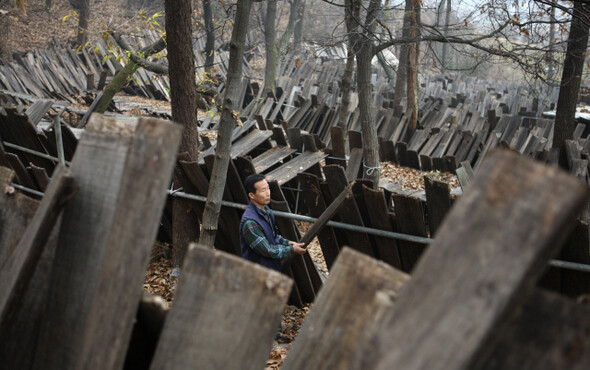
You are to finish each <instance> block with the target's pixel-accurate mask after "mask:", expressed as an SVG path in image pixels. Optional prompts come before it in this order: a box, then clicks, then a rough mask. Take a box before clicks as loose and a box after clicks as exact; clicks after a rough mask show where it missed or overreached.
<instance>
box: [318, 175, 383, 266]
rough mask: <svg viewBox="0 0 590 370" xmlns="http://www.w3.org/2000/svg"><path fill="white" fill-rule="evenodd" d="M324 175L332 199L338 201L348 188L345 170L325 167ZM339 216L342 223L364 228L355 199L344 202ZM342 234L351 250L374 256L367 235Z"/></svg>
mask: <svg viewBox="0 0 590 370" xmlns="http://www.w3.org/2000/svg"><path fill="white" fill-rule="evenodd" d="M324 175H325V176H326V182H327V183H328V184H330V187H329V189H330V193H331V196H332V199H336V197H337V196H338V195H339V194H340V193H341V192H342V191H343V190H344V189H345V188H346V187H347V186H348V181H347V180H346V175H345V174H344V169H343V168H342V167H340V166H338V165H329V166H324ZM337 215H338V218H339V219H340V221H342V222H344V223H347V224H352V225H359V226H364V223H363V219H362V217H361V214H360V212H359V209H358V207H357V204H356V202H355V200H354V198H351V199H347V200H346V201H344V205H342V208H341V209H340V212H338V213H337ZM342 234H343V235H344V237H345V238H346V240H347V242H348V246H350V247H351V248H353V249H356V250H357V251H359V252H362V253H365V254H367V255H368V256H373V255H374V253H373V249H372V248H371V243H370V242H369V237H368V235H367V234H366V233H362V232H357V231H350V230H342Z"/></svg>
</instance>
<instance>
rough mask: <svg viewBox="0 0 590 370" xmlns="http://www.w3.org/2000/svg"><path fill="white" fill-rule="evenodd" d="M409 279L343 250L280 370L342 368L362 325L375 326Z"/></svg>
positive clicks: (398, 272) (355, 346) (349, 355)
mask: <svg viewBox="0 0 590 370" xmlns="http://www.w3.org/2000/svg"><path fill="white" fill-rule="evenodd" d="M407 280H408V275H406V274H404V273H403V272H401V271H399V270H396V269H394V268H393V267H391V266H389V265H387V264H385V263H383V262H378V261H377V260H374V259H372V258H370V257H368V256H366V255H364V254H361V253H359V252H356V251H354V250H352V249H350V248H344V249H343V250H342V252H341V253H340V255H339V256H338V259H337V260H336V263H335V265H334V268H333V270H332V271H331V273H330V276H329V277H328V279H327V280H326V283H325V286H324V287H323V288H322V290H321V291H320V293H319V294H318V297H317V299H316V302H315V303H314V305H313V307H312V309H311V310H310V312H309V314H308V316H307V317H306V319H305V322H304V323H303V326H302V327H301V332H300V333H299V335H298V336H297V338H296V339H295V342H294V343H293V347H292V348H291V350H290V351H289V354H288V356H287V358H286V360H285V363H284V365H283V369H286V370H288V369H346V368H348V367H349V366H350V365H351V360H352V356H353V353H354V350H355V349H356V348H357V347H358V346H359V345H360V344H361V340H362V331H363V329H364V328H365V327H367V326H370V327H373V328H375V326H374V325H375V324H376V323H377V322H378V321H379V318H380V317H381V315H383V313H384V312H385V311H387V310H389V309H390V308H391V306H392V305H393V304H394V301H395V297H396V295H397V292H398V291H399V290H400V288H401V287H402V286H403V285H404V283H405V282H406V281H407Z"/></svg>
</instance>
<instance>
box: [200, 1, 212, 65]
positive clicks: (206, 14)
mask: <svg viewBox="0 0 590 370" xmlns="http://www.w3.org/2000/svg"><path fill="white" fill-rule="evenodd" d="M203 18H204V20H205V32H206V33H207V39H206V41H205V55H206V56H205V72H207V73H211V69H212V68H213V65H214V63H215V30H214V27H213V9H211V0H203Z"/></svg>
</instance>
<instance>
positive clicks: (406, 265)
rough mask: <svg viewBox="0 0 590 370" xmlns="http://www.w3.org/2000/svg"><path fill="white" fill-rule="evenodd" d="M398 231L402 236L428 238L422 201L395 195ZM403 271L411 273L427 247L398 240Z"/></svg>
mask: <svg viewBox="0 0 590 370" xmlns="http://www.w3.org/2000/svg"><path fill="white" fill-rule="evenodd" d="M393 203H394V206H395V223H396V226H395V228H396V231H397V232H399V233H402V234H408V235H414V236H421V237H427V236H428V234H427V233H426V223H425V218H424V210H423V208H422V201H420V200H419V199H417V198H415V197H411V196H406V195H401V194H393ZM397 244H398V246H399V254H400V259H401V262H402V270H403V271H405V272H411V271H412V269H413V268H414V266H415V265H416V262H417V261H418V259H419V258H420V256H421V255H422V253H423V252H424V250H425V249H426V245H424V244H421V243H416V242H412V241H407V240H397Z"/></svg>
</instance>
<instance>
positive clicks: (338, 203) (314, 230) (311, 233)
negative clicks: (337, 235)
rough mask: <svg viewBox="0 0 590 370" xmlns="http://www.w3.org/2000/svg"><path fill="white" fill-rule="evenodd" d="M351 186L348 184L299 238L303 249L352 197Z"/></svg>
mask: <svg viewBox="0 0 590 370" xmlns="http://www.w3.org/2000/svg"><path fill="white" fill-rule="evenodd" d="M353 184H354V183H350V184H348V186H347V187H346V188H344V190H342V192H341V193H340V194H339V195H338V196H337V197H336V198H335V199H334V200H333V201H332V203H330V205H329V206H328V208H326V210H325V211H324V212H322V214H321V215H320V216H319V217H318V219H317V221H316V222H314V223H313V225H312V226H311V227H310V228H309V230H307V232H306V233H305V235H303V236H302V237H301V240H300V241H299V242H300V243H303V244H304V246H303V247H304V248H305V247H307V246H308V245H309V243H311V241H312V240H313V238H315V237H316V236H317V235H318V233H319V232H320V231H321V230H322V229H323V228H324V226H326V224H327V223H328V221H330V219H331V218H332V217H334V215H335V214H336V212H338V211H339V210H340V208H341V207H342V205H343V204H344V201H345V200H347V199H350V198H351V197H352V185H353ZM318 191H319V189H318ZM318 196H319V193H318Z"/></svg>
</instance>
